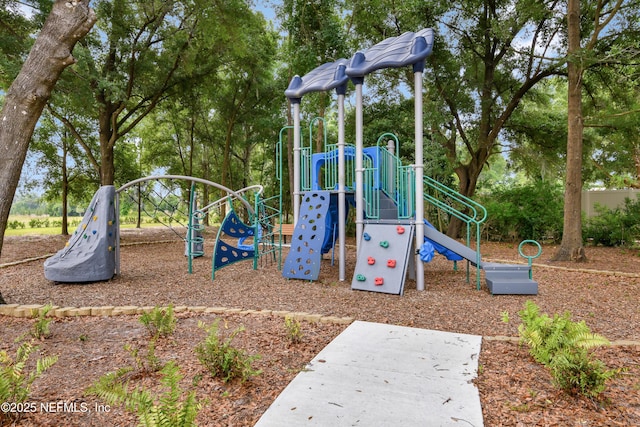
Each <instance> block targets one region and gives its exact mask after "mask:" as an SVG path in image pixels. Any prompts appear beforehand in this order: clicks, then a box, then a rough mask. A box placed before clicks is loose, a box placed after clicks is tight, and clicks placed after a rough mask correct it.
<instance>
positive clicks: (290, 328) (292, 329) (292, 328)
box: [284, 316, 304, 344]
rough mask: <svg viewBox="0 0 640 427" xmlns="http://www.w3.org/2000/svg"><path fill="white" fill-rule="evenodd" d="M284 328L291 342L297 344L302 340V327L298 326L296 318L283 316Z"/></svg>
mask: <svg viewBox="0 0 640 427" xmlns="http://www.w3.org/2000/svg"><path fill="white" fill-rule="evenodd" d="M284 328H285V330H286V331H287V338H288V339H289V341H290V342H291V344H299V343H301V342H302V337H303V336H304V334H303V333H302V328H301V327H300V322H299V321H298V319H296V318H294V317H292V316H285V318H284Z"/></svg>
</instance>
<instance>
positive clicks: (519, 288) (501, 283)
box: [424, 227, 538, 295]
mask: <svg viewBox="0 0 640 427" xmlns="http://www.w3.org/2000/svg"><path fill="white" fill-rule="evenodd" d="M424 236H425V237H426V238H428V239H430V240H432V241H434V242H436V243H438V244H440V245H442V246H444V247H445V248H447V249H450V250H451V251H453V252H455V253H457V254H458V255H460V256H461V257H463V258H464V259H466V260H468V261H469V262H471V264H473V265H480V268H481V269H483V270H484V273H485V280H486V282H487V288H489V292H491V294H493V295H507V294H508V295H537V294H538V283H537V282H534V281H533V280H531V279H530V274H531V267H529V266H528V265H523V264H500V263H494V262H482V261H481V260H480V257H479V256H478V253H477V252H476V251H474V250H473V249H471V248H469V247H467V246H465V245H463V244H462V243H460V242H458V241H457V240H455V239H452V238H451V237H449V236H447V235H446V234H443V233H441V232H439V231H438V230H436V229H435V228H431V227H425V228H424Z"/></svg>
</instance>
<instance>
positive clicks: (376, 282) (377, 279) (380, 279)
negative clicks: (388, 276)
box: [373, 277, 384, 286]
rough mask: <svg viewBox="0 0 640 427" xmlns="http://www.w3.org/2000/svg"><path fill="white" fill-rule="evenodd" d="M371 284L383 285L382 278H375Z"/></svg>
mask: <svg viewBox="0 0 640 427" xmlns="http://www.w3.org/2000/svg"><path fill="white" fill-rule="evenodd" d="M373 283H374V284H375V285H376V286H382V285H384V279H383V278H382V277H376V278H375V280H374V281H373Z"/></svg>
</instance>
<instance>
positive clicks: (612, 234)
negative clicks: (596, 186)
mask: <svg viewBox="0 0 640 427" xmlns="http://www.w3.org/2000/svg"><path fill="white" fill-rule="evenodd" d="M595 210H596V212H597V215H595V216H593V217H591V218H588V219H587V220H585V224H584V227H583V232H582V235H583V237H584V238H585V240H588V241H592V242H593V243H594V244H596V245H603V246H623V245H632V244H633V243H634V242H635V241H636V240H638V239H639V238H640V199H638V200H635V201H632V200H631V199H629V198H627V199H625V203H624V205H623V206H622V207H621V208H615V209H610V208H607V207H606V206H602V205H599V204H596V206H595Z"/></svg>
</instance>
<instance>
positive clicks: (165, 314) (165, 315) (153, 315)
mask: <svg viewBox="0 0 640 427" xmlns="http://www.w3.org/2000/svg"><path fill="white" fill-rule="evenodd" d="M139 320H140V323H142V324H143V325H144V326H145V327H146V328H147V330H148V331H149V333H150V334H151V336H153V337H155V338H158V337H168V336H169V335H171V334H172V333H173V332H174V331H175V330H176V323H177V320H176V317H175V315H174V314H173V305H172V304H169V306H168V307H167V308H160V307H157V306H156V307H154V308H153V310H151V311H150V312H148V313H144V314H142V315H141V316H140V319H139Z"/></svg>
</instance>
